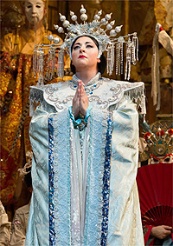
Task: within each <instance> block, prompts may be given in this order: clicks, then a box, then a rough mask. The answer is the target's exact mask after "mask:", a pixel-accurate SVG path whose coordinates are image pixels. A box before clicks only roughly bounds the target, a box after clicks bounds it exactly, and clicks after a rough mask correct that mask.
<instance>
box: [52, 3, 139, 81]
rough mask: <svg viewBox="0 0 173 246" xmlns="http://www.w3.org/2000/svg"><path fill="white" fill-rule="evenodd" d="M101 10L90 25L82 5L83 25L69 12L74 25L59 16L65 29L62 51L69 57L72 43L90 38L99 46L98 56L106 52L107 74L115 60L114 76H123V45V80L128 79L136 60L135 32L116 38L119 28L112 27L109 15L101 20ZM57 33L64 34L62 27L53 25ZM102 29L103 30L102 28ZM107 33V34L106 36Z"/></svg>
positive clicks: (136, 40) (136, 39) (136, 43)
mask: <svg viewBox="0 0 173 246" xmlns="http://www.w3.org/2000/svg"><path fill="white" fill-rule="evenodd" d="M101 15H102V10H100V11H98V13H97V14H96V15H95V16H94V20H93V21H92V22H90V23H88V22H86V20H87V19H88V16H87V14H86V9H85V8H84V6H83V5H81V8H80V19H81V20H82V21H83V23H81V24H79V23H78V22H77V16H76V15H75V13H74V12H72V11H70V16H71V20H72V21H73V22H74V24H70V22H69V21H68V20H66V17H65V16H64V15H62V14H60V20H61V21H62V23H63V24H62V25H63V27H64V28H66V30H67V32H66V33H65V35H66V36H65V40H64V43H63V45H62V46H61V48H62V49H64V50H66V51H67V52H68V53H69V54H70V56H71V46H72V44H73V43H74V41H75V40H76V39H77V38H78V37H80V36H84V35H87V36H90V37H93V38H94V39H95V40H97V42H98V44H99V55H101V54H102V53H103V52H104V51H106V52H107V73H108V74H110V75H111V74H112V71H113V68H114V60H116V74H117V75H120V74H123V70H124V69H123V56H124V45H125V46H126V66H125V79H126V80H129V79H130V70H131V63H132V64H135V63H136V61H137V60H138V38H137V34H136V32H135V33H133V34H128V35H126V36H120V37H118V38H116V35H117V33H119V32H120V31H121V27H122V25H121V26H116V27H114V23H115V21H111V14H106V15H105V17H104V18H102V19H101ZM54 26H55V29H56V30H57V31H58V33H64V29H63V27H59V26H58V25H54ZM103 27H104V28H103ZM108 32H109V34H108ZM115 48H116V58H115V57H114V50H115Z"/></svg>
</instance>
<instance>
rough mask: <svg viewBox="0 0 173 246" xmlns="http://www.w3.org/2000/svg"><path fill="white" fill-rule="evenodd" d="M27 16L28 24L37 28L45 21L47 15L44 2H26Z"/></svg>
mask: <svg viewBox="0 0 173 246" xmlns="http://www.w3.org/2000/svg"><path fill="white" fill-rule="evenodd" d="M24 7H25V15H26V18H27V20H28V22H29V23H30V24H31V25H33V26H35V25H37V24H38V23H39V22H41V21H42V20H43V17H44V14H45V4H44V2H43V1H42V0H26V1H25V5H24Z"/></svg>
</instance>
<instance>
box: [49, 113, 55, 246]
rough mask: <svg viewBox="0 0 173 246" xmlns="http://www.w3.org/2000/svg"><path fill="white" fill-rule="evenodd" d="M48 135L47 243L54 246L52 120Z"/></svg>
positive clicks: (50, 120) (51, 120)
mask: <svg viewBox="0 0 173 246" xmlns="http://www.w3.org/2000/svg"><path fill="white" fill-rule="evenodd" d="M48 134H49V160H48V161H49V243H50V246H55V245H56V244H55V243H56V242H55V220H54V218H55V217H54V199H53V197H54V167H53V159H54V158H53V148H54V139H53V135H54V129H53V119H51V118H49V119H48Z"/></svg>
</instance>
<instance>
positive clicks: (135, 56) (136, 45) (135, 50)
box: [132, 33, 139, 65]
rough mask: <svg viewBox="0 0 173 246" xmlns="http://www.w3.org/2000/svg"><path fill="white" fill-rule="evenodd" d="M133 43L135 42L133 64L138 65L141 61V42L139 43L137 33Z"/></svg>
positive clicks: (134, 35)
mask: <svg viewBox="0 0 173 246" xmlns="http://www.w3.org/2000/svg"><path fill="white" fill-rule="evenodd" d="M132 42H133V56H132V64H133V65H136V63H137V61H138V60H139V58H138V51H139V42H138V37H137V34H136V33H134V34H133V36H132Z"/></svg>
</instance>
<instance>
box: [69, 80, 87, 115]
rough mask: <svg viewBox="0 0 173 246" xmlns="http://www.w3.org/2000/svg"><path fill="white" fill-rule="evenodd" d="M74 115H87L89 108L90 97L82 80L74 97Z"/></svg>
mask: <svg viewBox="0 0 173 246" xmlns="http://www.w3.org/2000/svg"><path fill="white" fill-rule="evenodd" d="M72 106H73V115H74V117H75V118H77V117H79V116H80V117H85V114H86V111H87V108H88V106H89V98H88V96H87V94H86V92H85V88H84V85H83V82H82V80H79V81H78V88H77V90H76V93H75V95H74V98H73V102H72Z"/></svg>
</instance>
